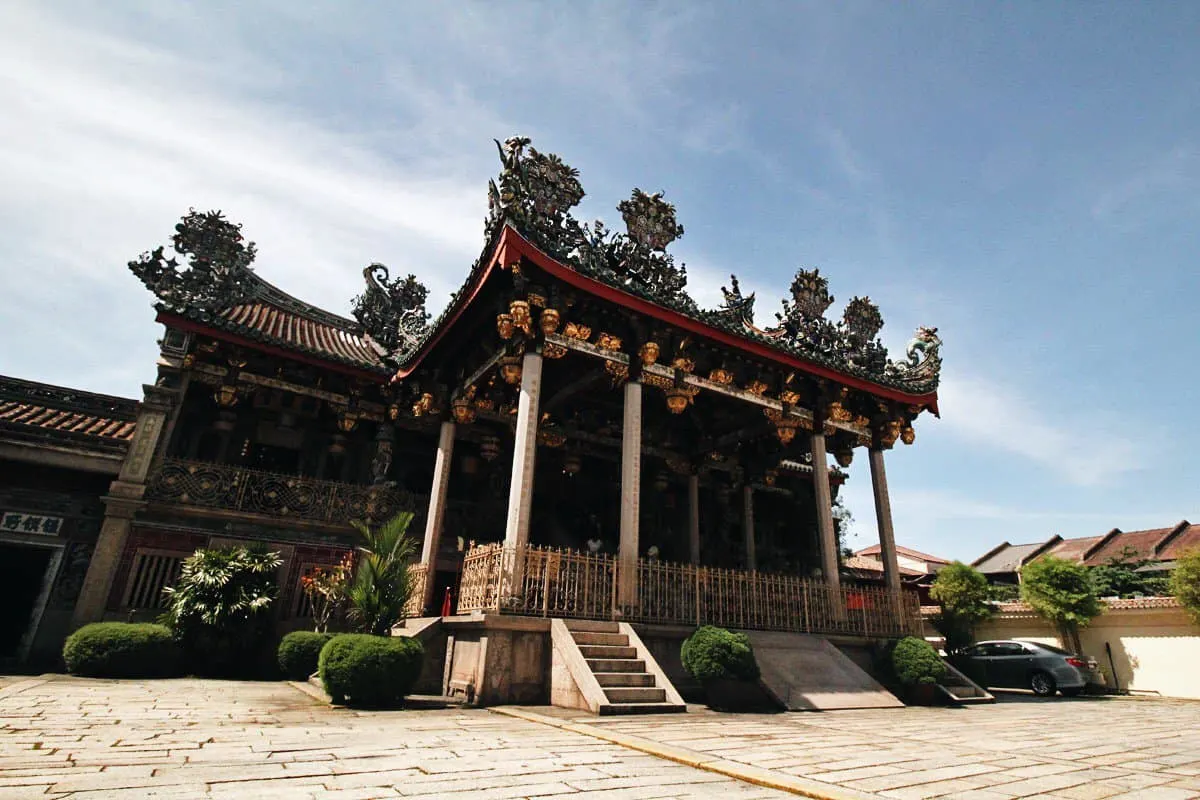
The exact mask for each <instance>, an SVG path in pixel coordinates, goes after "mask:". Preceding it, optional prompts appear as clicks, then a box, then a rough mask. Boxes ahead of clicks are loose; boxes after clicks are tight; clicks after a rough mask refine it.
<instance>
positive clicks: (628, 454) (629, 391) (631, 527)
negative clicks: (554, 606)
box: [617, 381, 642, 608]
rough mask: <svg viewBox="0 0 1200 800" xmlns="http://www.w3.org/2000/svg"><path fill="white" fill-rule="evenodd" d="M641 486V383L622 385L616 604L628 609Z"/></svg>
mask: <svg viewBox="0 0 1200 800" xmlns="http://www.w3.org/2000/svg"><path fill="white" fill-rule="evenodd" d="M641 488H642V384H641V382H640V381H628V382H627V383H626V384H625V416H624V422H623V424H622V425H621V543H620V552H619V556H618V557H619V562H620V563H619V568H618V571H617V573H618V586H617V606H618V608H629V607H632V606H636V605H637V599H638V575H637V565H638V521H639V515H640V512H641V507H640V503H641V498H640V494H641Z"/></svg>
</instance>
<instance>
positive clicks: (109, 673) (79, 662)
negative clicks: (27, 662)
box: [63, 622, 182, 678]
mask: <svg viewBox="0 0 1200 800" xmlns="http://www.w3.org/2000/svg"><path fill="white" fill-rule="evenodd" d="M63 661H64V662H66V665H67V671H68V672H70V673H71V674H72V675H81V676H83V677H86V678H169V677H172V676H174V675H178V674H179V671H180V665H181V663H182V660H181V658H180V654H179V645H178V644H177V643H176V642H175V640H174V639H173V638H172V636H171V630H170V629H169V628H167V627H166V626H164V625H151V624H149V623H140V624H133V623H128V622H95V623H92V624H91V625H84V626H83V627H82V628H80V629H79V630H77V631H75V632H74V633H72V634H71V635H70V636H68V637H67V641H66V642H65V643H64V644H63Z"/></svg>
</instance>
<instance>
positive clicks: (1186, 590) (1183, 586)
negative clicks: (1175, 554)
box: [1171, 548, 1200, 625]
mask: <svg viewBox="0 0 1200 800" xmlns="http://www.w3.org/2000/svg"><path fill="white" fill-rule="evenodd" d="M1171 594H1173V595H1175V597H1177V598H1178V599H1179V604H1180V605H1181V606H1183V607H1184V609H1185V610H1186V611H1187V612H1188V614H1190V615H1191V617H1192V620H1193V621H1195V622H1196V624H1197V625H1200V548H1198V549H1196V550H1189V551H1188V552H1186V553H1184V554H1183V555H1181V556H1180V557H1179V558H1177V559H1176V560H1175V569H1174V571H1172V572H1171Z"/></svg>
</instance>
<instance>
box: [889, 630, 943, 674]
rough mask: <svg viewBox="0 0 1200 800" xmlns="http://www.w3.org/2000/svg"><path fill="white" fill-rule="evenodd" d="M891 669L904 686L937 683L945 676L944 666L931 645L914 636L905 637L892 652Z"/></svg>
mask: <svg viewBox="0 0 1200 800" xmlns="http://www.w3.org/2000/svg"><path fill="white" fill-rule="evenodd" d="M892 669H893V670H894V671H895V673H896V679H897V680H899V681H900V682H901V683H903V684H904V685H905V686H915V685H917V684H920V683H937V682H938V679H939V678H941V677H942V676H943V675H945V674H946V665H945V663H943V662H942V658H941V656H939V655H938V654H937V651H936V650H934V649H933V645H931V644H929V642H927V641H925V640H924V639H918V638H916V637H915V636H906V637H905V638H903V639H901V640H900V641H899V642H897V643H896V648H895V649H894V650H892Z"/></svg>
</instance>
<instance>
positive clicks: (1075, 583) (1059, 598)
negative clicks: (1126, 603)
mask: <svg viewBox="0 0 1200 800" xmlns="http://www.w3.org/2000/svg"><path fill="white" fill-rule="evenodd" d="M1021 599H1022V600H1024V601H1025V602H1026V603H1028V604H1029V605H1030V607H1031V608H1033V610H1034V611H1035V612H1037V613H1038V614H1039V615H1040V616H1041V617H1043V618H1044V619H1046V620H1047V621H1048V622H1051V623H1053V624H1054V625H1056V626H1058V627H1059V628H1060V629H1061V630H1062V631H1063V632H1064V633H1068V634H1070V635H1071V637H1072V639H1077V632H1078V629H1079V628H1081V627H1083V626H1085V625H1087V624H1088V623H1089V622H1091V621H1092V619H1093V618H1095V617H1097V616H1099V615H1100V613H1101V612H1102V611H1103V610H1104V609H1103V607H1102V606H1101V605H1100V600H1099V598H1097V596H1096V588H1095V586H1093V584H1092V578H1091V575H1089V574H1088V569H1087V567H1084V566H1082V565H1080V564H1076V563H1074V562H1072V561H1066V560H1065V559H1061V558H1055V557H1054V556H1043V557H1042V558H1039V559H1037V560H1036V561H1033V562H1031V563H1029V564H1026V565H1025V566H1024V567H1023V568H1022V569H1021ZM1075 644H1076V647H1077V648H1078V642H1076V643H1075Z"/></svg>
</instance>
